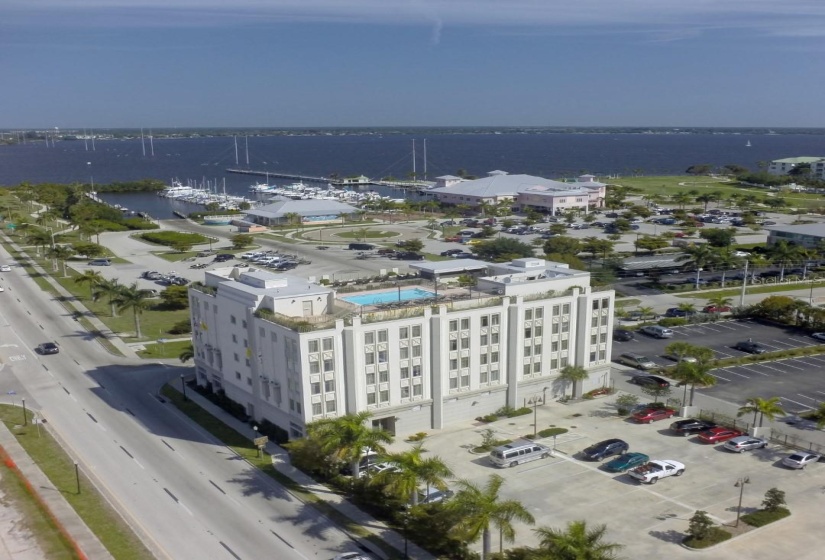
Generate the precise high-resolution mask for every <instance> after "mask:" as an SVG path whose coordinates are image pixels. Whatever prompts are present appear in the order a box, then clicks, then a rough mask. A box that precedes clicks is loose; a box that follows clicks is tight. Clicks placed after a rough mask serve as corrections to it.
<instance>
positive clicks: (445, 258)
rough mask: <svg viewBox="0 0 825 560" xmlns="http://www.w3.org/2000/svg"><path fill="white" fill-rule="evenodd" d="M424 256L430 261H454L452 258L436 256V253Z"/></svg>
mask: <svg viewBox="0 0 825 560" xmlns="http://www.w3.org/2000/svg"><path fill="white" fill-rule="evenodd" d="M421 254H422V255H424V258H425V259H426V260H428V261H454V260H457V259H454V258H452V257H442V256H441V255H436V254H435V253H421Z"/></svg>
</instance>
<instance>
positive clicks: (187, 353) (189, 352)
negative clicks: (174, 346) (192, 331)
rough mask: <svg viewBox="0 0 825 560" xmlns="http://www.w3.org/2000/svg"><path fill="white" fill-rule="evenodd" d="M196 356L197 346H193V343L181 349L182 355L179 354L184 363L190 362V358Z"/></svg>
mask: <svg viewBox="0 0 825 560" xmlns="http://www.w3.org/2000/svg"><path fill="white" fill-rule="evenodd" d="M194 357H195V347H194V346H192V345H191V344H190V345H188V346H187V347H186V348H184V349H183V350H181V352H180V355H178V359H179V360H180V361H181V362H183V363H186V362H188V361H189V360H191V359H192V358H194Z"/></svg>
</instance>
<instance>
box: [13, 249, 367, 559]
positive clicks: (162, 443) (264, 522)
mask: <svg viewBox="0 0 825 560" xmlns="http://www.w3.org/2000/svg"><path fill="white" fill-rule="evenodd" d="M0 257H2V259H1V260H3V261H5V262H9V261H10V259H9V258H8V255H7V254H5V252H4V251H2V250H1V249H0ZM0 283H2V285H3V286H4V287H5V288H6V291H5V292H4V293H2V294H0V298H2V304H0V390H2V392H3V394H4V395H7V396H6V399H7V400H9V401H11V400H12V399H15V400H16V402H18V403H19V399H20V398H25V399H26V403H27V406H28V407H29V408H31V409H32V410H36V411H37V413H38V414H39V415H40V416H42V417H43V418H45V419H46V420H47V421H48V423H49V426H50V427H51V429H52V430H54V431H55V432H56V433H57V435H58V436H59V437H60V438H61V439H62V440H63V442H64V443H65V447H66V449H67V451H68V452H69V454H70V455H72V456H73V457H74V458H75V459H76V460H77V461H78V462H79V463H80V468H81V469H82V470H83V472H84V473H86V474H87V475H89V476H90V477H91V478H92V479H93V480H94V482H95V483H96V485H97V486H98V487H99V488H100V489H101V490H102V491H103V492H104V493H105V494H106V495H107V496H108V497H109V499H110V500H111V501H112V503H113V504H114V505H115V506H116V507H117V509H118V510H119V511H120V512H121V513H122V515H123V516H124V517H125V518H126V519H127V520H128V521H129V523H130V524H132V525H133V527H135V529H136V530H137V532H138V533H139V534H140V535H141V537H142V538H143V539H144V541H145V542H146V543H147V545H148V546H149V547H150V548H151V549H152V550H153V551H154V552H155V554H156V555H157V557H159V558H170V559H173V558H174V559H178V558H210V559H213V558H214V559H222V558H226V559H234V560H238V559H251V558H256V559H257V558H331V557H333V556H334V555H335V554H337V553H339V552H341V551H342V550H347V549H351V548H352V546H351V545H350V544H349V541H348V539H347V537H346V536H345V535H344V534H343V533H342V532H340V531H339V530H338V529H337V528H336V527H335V526H333V525H332V524H331V523H329V522H328V521H327V520H326V518H325V517H323V516H321V515H319V514H318V513H317V511H315V510H314V509H312V508H307V507H306V506H304V505H303V504H302V503H301V502H300V501H298V500H297V499H295V498H294V497H293V496H291V495H290V494H288V493H287V492H286V491H285V490H284V488H283V487H281V486H280V485H278V484H276V483H275V482H273V481H272V480H271V479H269V478H266V477H264V476H262V475H260V474H259V472H258V471H256V470H255V469H253V468H251V467H250V466H249V465H248V464H247V463H245V462H244V461H242V460H239V459H238V458H237V456H236V455H234V454H233V453H232V452H231V451H229V450H228V449H227V448H226V447H225V446H223V445H221V444H219V443H218V442H216V441H215V440H213V438H211V436H209V435H208V434H206V433H205V432H204V431H203V430H202V429H200V427H198V426H197V425H194V424H193V423H192V422H190V421H189V420H188V419H187V418H186V417H184V416H183V415H182V414H180V413H179V412H178V411H177V410H176V409H175V408H174V407H172V406H171V405H169V404H166V403H163V402H161V401H160V400H158V399H157V398H156V397H155V395H156V393H157V391H158V389H159V387H160V386H161V385H162V384H163V383H164V382H166V381H168V380H172V379H177V378H178V377H179V376H180V374H181V373H182V372H187V373H188V372H189V371H190V369H189V368H176V367H168V366H165V365H162V364H153V363H147V362H143V361H138V360H126V359H118V358H113V357H112V356H111V355H109V354H108V353H106V352H105V351H104V350H103V349H102V348H101V347H100V346H99V345H98V344H96V343H95V342H93V341H92V340H91V339H90V338H89V336H88V335H87V333H85V331H82V330H80V329H78V325H77V323H75V322H74V321H73V320H72V319H71V318H70V317H69V315H68V314H67V313H66V312H65V311H64V310H63V309H62V307H60V305H59V304H58V303H57V302H56V301H52V300H51V298H50V297H48V296H46V295H44V294H43V293H42V292H40V290H39V288H37V286H36V285H35V284H34V282H32V281H31V279H29V278H28V277H26V276H24V275H23V274H22V272H21V269H19V268H16V267H15V268H14V269H13V271H12V272H10V273H9V272H6V273H0ZM49 340H54V341H56V342H58V343H59V345H60V348H61V351H60V353H59V354H57V355H51V356H38V355H36V354H35V353H34V352H33V351H32V348H34V347H35V346H36V345H37V344H39V343H41V342H44V341H49ZM9 391H14V392H15V393H16V394H15V395H13V396H9V395H8V392H9Z"/></svg>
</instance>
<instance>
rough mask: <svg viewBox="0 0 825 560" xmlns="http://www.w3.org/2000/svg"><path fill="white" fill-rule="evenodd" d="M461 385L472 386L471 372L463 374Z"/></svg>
mask: <svg viewBox="0 0 825 560" xmlns="http://www.w3.org/2000/svg"><path fill="white" fill-rule="evenodd" d="M461 386H462V387H469V386H470V376H469V374H468V375H462V376H461Z"/></svg>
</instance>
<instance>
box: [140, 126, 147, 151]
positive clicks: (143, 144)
mask: <svg viewBox="0 0 825 560" xmlns="http://www.w3.org/2000/svg"><path fill="white" fill-rule="evenodd" d="M140 147H141V148H143V157H146V142H145V141H144V139H143V128H141V129H140Z"/></svg>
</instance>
